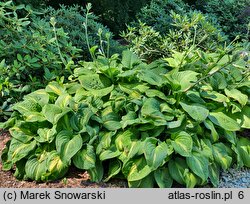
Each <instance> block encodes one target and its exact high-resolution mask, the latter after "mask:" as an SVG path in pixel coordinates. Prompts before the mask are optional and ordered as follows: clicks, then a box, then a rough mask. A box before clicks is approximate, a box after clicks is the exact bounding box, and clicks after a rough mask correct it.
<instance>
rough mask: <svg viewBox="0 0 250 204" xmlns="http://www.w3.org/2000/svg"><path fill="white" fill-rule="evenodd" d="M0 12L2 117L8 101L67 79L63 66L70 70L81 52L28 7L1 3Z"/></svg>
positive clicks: (67, 74)
mask: <svg viewBox="0 0 250 204" xmlns="http://www.w3.org/2000/svg"><path fill="white" fill-rule="evenodd" d="M0 13H1V15H0V107H1V108H0V115H1V116H2V114H3V113H4V115H5V113H7V112H8V111H7V110H9V108H10V107H9V106H8V105H7V104H9V102H10V100H12V102H15V101H18V100H20V99H21V98H22V95H23V93H25V92H26V93H27V92H30V91H33V90H36V89H37V88H41V87H44V86H45V84H46V83H47V82H48V81H51V80H54V79H55V78H56V77H57V76H69V75H70V70H69V69H65V66H67V65H68V66H67V68H70V66H69V65H70V64H68V63H72V62H73V61H72V60H75V59H77V58H78V57H79V51H80V50H79V49H77V48H76V47H74V46H73V45H72V43H70V42H69V38H68V36H67V34H66V33H65V32H64V31H63V29H62V28H57V27H56V25H55V24H56V23H55V22H54V21H51V23H50V21H49V20H48V21H46V20H44V19H42V18H40V17H39V15H38V13H36V12H34V11H33V10H32V9H31V8H30V7H29V6H24V5H19V6H15V5H13V3H12V2H11V1H8V2H5V3H4V2H0ZM52 20H53V19H52ZM52 24H53V25H52ZM6 111H7V112H6ZM2 119H3V117H1V119H0V120H2Z"/></svg>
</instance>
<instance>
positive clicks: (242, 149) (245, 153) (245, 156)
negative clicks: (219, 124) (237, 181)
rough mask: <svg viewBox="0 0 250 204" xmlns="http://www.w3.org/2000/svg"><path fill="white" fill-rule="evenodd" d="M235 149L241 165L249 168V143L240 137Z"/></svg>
mask: <svg viewBox="0 0 250 204" xmlns="http://www.w3.org/2000/svg"><path fill="white" fill-rule="evenodd" d="M237 149H238V151H239V155H240V157H241V159H242V161H243V164H244V165H245V166H247V167H250V141H249V140H248V139H247V138H243V137H241V138H240V139H239V141H238V143H237Z"/></svg>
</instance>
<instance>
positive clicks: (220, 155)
mask: <svg viewBox="0 0 250 204" xmlns="http://www.w3.org/2000/svg"><path fill="white" fill-rule="evenodd" d="M213 155H214V159H215V161H216V162H217V163H218V164H219V165H220V166H221V167H222V169H223V170H226V169H228V168H229V167H230V165H231V162H232V157H230V156H229V155H228V153H227V149H226V146H225V145H224V144H223V143H216V144H214V145H213Z"/></svg>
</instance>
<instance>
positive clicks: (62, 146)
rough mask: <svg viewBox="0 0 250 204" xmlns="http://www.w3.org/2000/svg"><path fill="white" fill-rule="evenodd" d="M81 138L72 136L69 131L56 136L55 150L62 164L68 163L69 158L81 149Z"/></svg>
mask: <svg viewBox="0 0 250 204" xmlns="http://www.w3.org/2000/svg"><path fill="white" fill-rule="evenodd" d="M81 147H82V137H81V136H80V135H73V133H72V132H71V131H61V132H60V133H58V135H57V136H56V149H57V151H58V152H59V154H60V157H61V159H62V161H63V162H65V163H66V164H67V163H69V162H70V160H71V158H72V157H73V156H74V155H75V154H76V153H77V152H78V151H79V150H80V149H81Z"/></svg>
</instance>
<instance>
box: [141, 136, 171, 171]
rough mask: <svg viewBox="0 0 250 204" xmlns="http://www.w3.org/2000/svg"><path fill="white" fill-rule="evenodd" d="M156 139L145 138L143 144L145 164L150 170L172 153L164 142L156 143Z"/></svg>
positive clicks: (161, 163)
mask: <svg viewBox="0 0 250 204" xmlns="http://www.w3.org/2000/svg"><path fill="white" fill-rule="evenodd" d="M157 143H158V140H157V139H155V138H147V139H146V141H145V146H144V155H145V158H146V161H147V164H148V166H149V167H150V168H152V170H155V169H157V168H158V167H159V166H161V165H163V164H164V160H165V158H166V157H167V156H168V155H170V154H169V153H172V152H171V151H169V147H168V145H167V144H166V143H165V142H161V143H159V144H158V145H157Z"/></svg>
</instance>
